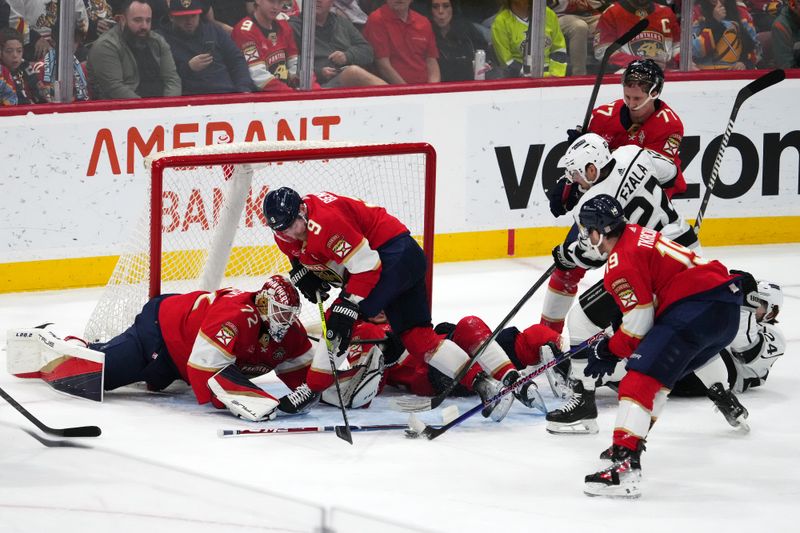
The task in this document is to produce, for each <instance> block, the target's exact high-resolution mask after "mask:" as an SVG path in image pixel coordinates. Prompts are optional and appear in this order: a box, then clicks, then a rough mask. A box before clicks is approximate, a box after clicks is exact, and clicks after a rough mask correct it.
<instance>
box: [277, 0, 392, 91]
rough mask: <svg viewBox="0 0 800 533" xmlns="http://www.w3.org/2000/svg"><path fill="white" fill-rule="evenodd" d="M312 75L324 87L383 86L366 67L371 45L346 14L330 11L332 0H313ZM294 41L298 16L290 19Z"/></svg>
mask: <svg viewBox="0 0 800 533" xmlns="http://www.w3.org/2000/svg"><path fill="white" fill-rule="evenodd" d="M315 1H316V8H315V10H314V17H315V21H316V28H315V31H314V74H315V75H316V77H317V80H319V82H320V83H321V84H322V86H323V87H325V88H331V87H356V86H358V87H361V86H367V85H386V82H385V81H383V80H382V79H380V78H379V77H378V76H376V75H374V74H372V73H371V72H369V71H368V70H366V69H367V68H369V66H370V65H372V59H373V53H372V46H370V44H369V43H368V42H367V40H366V39H365V38H364V36H363V35H361V33H360V32H359V31H358V30H357V29H356V28H355V26H353V24H352V23H351V22H350V21H349V20H347V19H346V18H345V17H342V16H339V15H337V14H336V13H334V12H332V11H331V7H332V6H333V0H315ZM289 24H290V25H291V26H292V29H293V30H294V37H295V40H296V41H297V42H300V38H301V35H302V32H303V21H302V19H300V18H299V17H292V18H291V19H289Z"/></svg>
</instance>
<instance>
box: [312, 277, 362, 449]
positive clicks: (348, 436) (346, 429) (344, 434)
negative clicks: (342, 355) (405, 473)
mask: <svg viewBox="0 0 800 533" xmlns="http://www.w3.org/2000/svg"><path fill="white" fill-rule="evenodd" d="M317 306H318V307H319V318H320V320H321V321H322V338H323V339H325V344H326V345H327V347H328V361H330V363H331V372H332V373H333V382H334V383H335V384H336V396H338V397H339V408H340V409H341V410H342V419H343V420H344V426H335V427H334V432H335V433H336V436H337V437H339V438H340V439H342V440H344V441H347V442H349V443H350V444H353V434H352V433H351V431H350V422H349V421H348V420H347V411H346V410H345V408H344V400H342V388H341V386H340V385H339V372H338V371H337V370H336V362H335V361H334V360H333V348H332V346H331V341H329V340H328V325H327V323H326V321H325V309H323V308H322V296H321V295H320V293H319V291H317Z"/></svg>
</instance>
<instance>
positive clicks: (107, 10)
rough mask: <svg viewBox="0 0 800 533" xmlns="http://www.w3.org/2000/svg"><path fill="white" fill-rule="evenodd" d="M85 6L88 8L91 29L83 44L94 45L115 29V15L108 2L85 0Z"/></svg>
mask: <svg viewBox="0 0 800 533" xmlns="http://www.w3.org/2000/svg"><path fill="white" fill-rule="evenodd" d="M83 4H84V6H86V17H87V19H88V24H89V27H88V30H87V32H86V35H85V37H84V38H83V39H82V42H85V43H93V42H94V41H96V40H97V38H98V37H100V36H101V35H103V34H104V33H105V32H107V31H108V30H110V29H111V28H113V27H114V25H115V24H116V21H115V20H114V13H113V12H112V10H111V5H109V3H108V2H107V0H83Z"/></svg>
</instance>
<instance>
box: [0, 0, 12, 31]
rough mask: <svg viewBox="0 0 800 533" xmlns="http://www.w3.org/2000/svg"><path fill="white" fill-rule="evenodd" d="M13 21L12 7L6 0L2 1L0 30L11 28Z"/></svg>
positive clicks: (0, 5)
mask: <svg viewBox="0 0 800 533" xmlns="http://www.w3.org/2000/svg"><path fill="white" fill-rule="evenodd" d="M10 19H11V7H10V6H9V5H8V2H6V0H0V30H2V29H3V28H8V27H9V20H10Z"/></svg>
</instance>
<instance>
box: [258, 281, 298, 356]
mask: <svg viewBox="0 0 800 533" xmlns="http://www.w3.org/2000/svg"><path fill="white" fill-rule="evenodd" d="M255 304H256V309H257V310H258V314H259V315H261V320H263V321H264V323H265V324H266V325H267V327H268V328H269V334H270V336H271V337H272V338H273V339H275V340H276V341H278V342H280V341H282V340H283V337H285V336H286V332H287V331H289V327H290V326H291V325H292V322H294V321H295V319H296V318H297V315H299V314H300V295H299V294H298V293H297V289H295V288H294V285H292V284H291V282H290V281H289V280H288V279H286V278H285V277H283V276H272V277H270V278H269V279H268V280H267V281H266V282H265V283H264V286H263V287H261V290H260V291H258V292H257V293H256V296H255Z"/></svg>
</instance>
